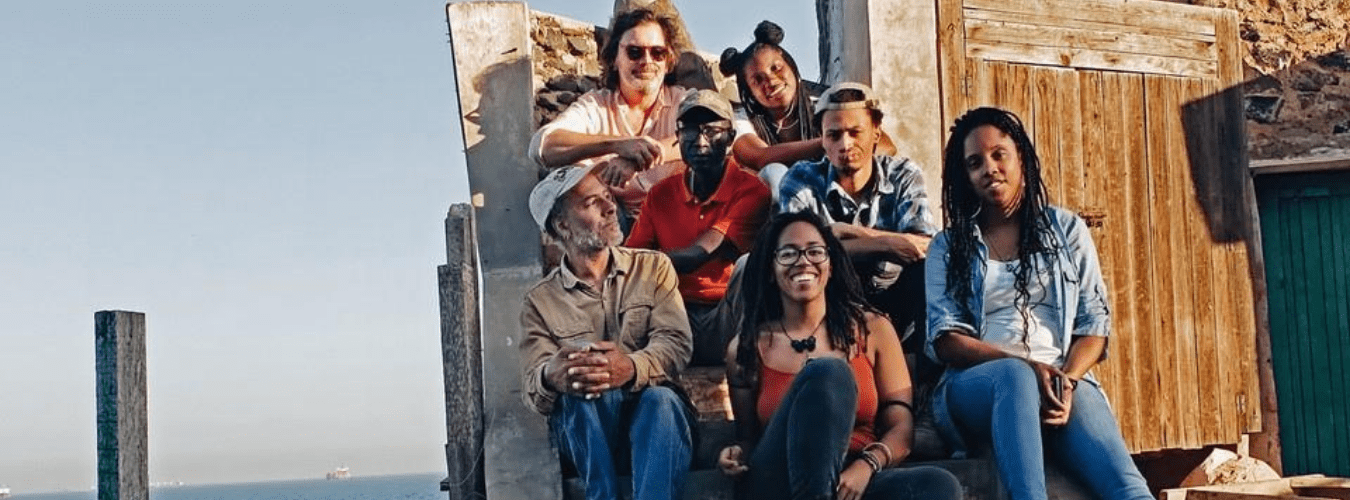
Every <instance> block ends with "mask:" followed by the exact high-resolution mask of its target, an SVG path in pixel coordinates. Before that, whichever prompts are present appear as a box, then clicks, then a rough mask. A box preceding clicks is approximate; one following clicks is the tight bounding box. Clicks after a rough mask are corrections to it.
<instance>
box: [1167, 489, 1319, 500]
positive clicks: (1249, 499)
mask: <svg viewBox="0 0 1350 500" xmlns="http://www.w3.org/2000/svg"><path fill="white" fill-rule="evenodd" d="M1186 500H1328V499H1326V498H1318V497H1305V496H1297V495H1261V494H1257V493H1235V492H1230V491H1205V490H1194V491H1188V492H1186Z"/></svg>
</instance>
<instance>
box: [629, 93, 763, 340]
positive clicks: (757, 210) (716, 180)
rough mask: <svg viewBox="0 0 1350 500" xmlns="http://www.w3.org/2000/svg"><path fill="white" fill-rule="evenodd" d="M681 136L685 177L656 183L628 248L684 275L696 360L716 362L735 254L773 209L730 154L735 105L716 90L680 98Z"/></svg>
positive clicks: (729, 307)
mask: <svg viewBox="0 0 1350 500" xmlns="http://www.w3.org/2000/svg"><path fill="white" fill-rule="evenodd" d="M676 120H677V121H678V123H677V129H676V135H677V138H678V139H679V146H680V154H681V156H683V158H684V162H685V165H686V166H687V168H686V169H685V171H684V173H683V175H674V176H670V177H667V178H665V179H663V180H661V181H660V182H657V183H656V184H655V185H653V186H652V188H651V191H650V192H649V193H648V194H647V199H646V201H644V202H643V205H642V210H641V211H640V215H639V216H638V220H637V224H635V225H634V226H633V232H632V233H630V234H629V235H628V241H626V242H625V243H624V246H628V247H634V248H652V249H656V250H660V251H662V252H665V253H666V255H668V256H670V260H671V262H672V263H674V264H675V272H676V273H677V274H679V279H680V285H679V288H680V296H682V297H684V306H685V311H686V312H687V313H688V314H689V325H690V327H691V329H692V330H693V334H694V356H693V361H692V362H693V363H694V364H697V365H715V364H720V363H721V362H722V358H723V356H724V355H725V353H726V339H728V338H730V336H729V330H730V328H731V322H732V321H734V314H733V311H734V310H735V307H736V301H734V300H731V299H732V298H734V295H735V294H730V295H729V294H728V293H727V290H728V288H729V285H730V284H731V281H732V279H731V277H732V271H733V269H734V268H735V264H736V259H737V258H739V257H740V256H741V254H743V253H745V252H747V251H749V250H750V247H751V245H752V244H753V243H754V239H755V235H756V233H757V232H758V231H759V227H760V225H762V224H763V223H764V220H765V218H766V217H767V216H768V211H769V201H770V198H769V189H768V188H767V187H765V186H764V183H763V182H761V181H760V180H759V177H757V176H756V175H755V174H753V173H750V172H748V171H745V170H742V169H741V168H740V166H739V165H737V164H736V162H735V160H732V159H731V157H730V156H728V155H727V150H728V148H730V146H731V142H732V141H733V140H734V139H735V132H734V131H733V130H732V123H731V121H732V112H731V104H730V103H728V102H727V100H726V99H725V98H723V97H722V95H721V94H718V93H717V92H713V91H711V90H700V91H697V92H692V93H690V94H689V95H687V96H686V97H685V98H684V99H683V100H681V101H680V106H679V111H678V114H677V115H676Z"/></svg>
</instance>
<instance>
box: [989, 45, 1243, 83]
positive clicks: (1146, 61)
mask: <svg viewBox="0 0 1350 500" xmlns="http://www.w3.org/2000/svg"><path fill="white" fill-rule="evenodd" d="M966 56H967V57H970V58H974V59H985V60H990V61H1006V62H1012V63H1023V64H1037V65H1044V66H1063V67H1070V68H1081V69H1104V70H1111V71H1128V72H1136V73H1150V74H1159V75H1169V76H1190V77H1200V78H1213V77H1214V76H1215V74H1216V73H1217V71H1218V68H1217V64H1216V63H1215V62H1214V61H1197V60H1194V59H1181V58H1176V57H1161V56H1152V55H1138V54H1127V53H1123V52H1108V51H1101V50H1089V49H1074V48H1064V47H1041V46H1036V45H1029V44H1025V43H1015V42H990V41H985V40H973V39H967V40H966Z"/></svg>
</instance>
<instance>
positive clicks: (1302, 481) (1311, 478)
mask: <svg viewBox="0 0 1350 500" xmlns="http://www.w3.org/2000/svg"><path fill="white" fill-rule="evenodd" d="M1284 480H1285V481H1287V482H1288V483H1289V487H1291V488H1337V489H1347V488H1350V478H1344V477H1327V476H1324V475H1321V474H1310V475H1307V476H1294V477H1287V478H1284Z"/></svg>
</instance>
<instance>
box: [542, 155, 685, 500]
mask: <svg viewBox="0 0 1350 500" xmlns="http://www.w3.org/2000/svg"><path fill="white" fill-rule="evenodd" d="M616 208H617V207H616V205H615V201H614V198H613V195H611V194H610V190H609V189H607V188H606V187H605V185H604V184H603V183H601V182H600V180H599V179H598V178H596V176H595V174H594V173H593V172H591V169H590V168H588V167H564V168H561V169H558V170H555V171H553V172H550V173H549V175H548V176H547V177H545V178H544V180H542V181H540V182H539V184H538V185H536V186H535V188H534V191H533V192H531V193H530V214H531V215H533V216H534V220H535V222H537V223H538V224H539V227H540V229H541V230H543V231H544V232H546V233H548V234H549V235H550V236H552V237H553V238H554V239H555V240H556V241H558V242H559V244H560V246H562V248H563V258H562V262H561V263H560V264H559V265H558V267H557V268H556V269H554V270H553V271H552V272H550V273H549V274H548V275H547V276H545V277H544V278H543V279H542V280H541V281H540V282H539V284H537V285H535V286H534V288H532V289H530V291H529V292H527V293H526V295H525V305H524V307H523V308H522V311H521V319H520V321H521V326H522V327H523V329H524V333H525V337H524V340H523V341H522V342H521V345H520V348H521V368H522V385H523V387H524V391H523V392H524V396H525V403H526V404H527V405H528V406H530V407H531V408H532V409H534V410H535V411H537V412H539V413H541V414H544V415H546V416H547V417H548V420H549V432H550V435H551V437H552V439H553V442H554V445H555V446H557V448H558V450H559V452H560V454H561V455H562V457H563V458H564V460H567V461H568V462H570V463H571V464H572V465H574V466H575V468H576V470H577V472H578V474H579V475H580V476H581V479H582V480H583V481H584V482H585V483H586V498H588V499H607V498H618V491H619V486H618V479H619V475H620V474H621V473H623V472H631V474H632V477H633V484H632V488H633V498H634V499H674V498H680V496H681V494H682V489H683V485H684V478H685V475H686V474H687V473H688V470H689V461H690V457H691V455H692V436H691V430H690V429H691V428H690V423H691V422H692V421H693V418H692V413H691V411H690V407H689V405H688V404H687V400H686V399H685V398H683V397H682V396H681V395H680V394H681V393H680V392H679V391H678V390H677V389H675V388H674V387H676V386H675V385H674V382H675V381H676V379H677V377H678V373H679V370H680V369H681V368H683V367H684V366H685V365H686V364H687V363H688V362H689V356H690V352H691V350H692V347H691V346H692V340H691V335H690V333H689V321H688V319H687V318H686V317H685V312H684V305H683V302H682V301H681V300H680V296H679V292H678V291H677V290H676V283H677V278H676V275H675V268H674V267H673V266H672V265H671V263H670V259H669V258H668V257H666V255H665V254H662V253H660V252H655V251H651V250H635V249H629V248H621V247H618V246H616V245H618V243H619V242H620V241H621V240H622V238H623V236H622V233H620V232H619V224H618V218H617V212H616Z"/></svg>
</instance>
